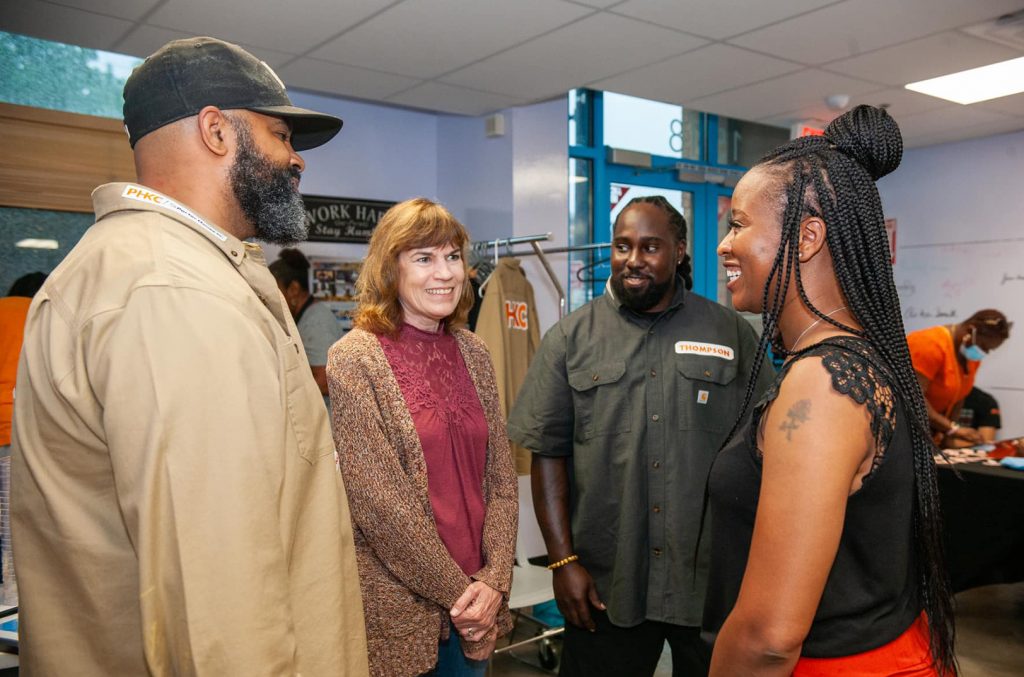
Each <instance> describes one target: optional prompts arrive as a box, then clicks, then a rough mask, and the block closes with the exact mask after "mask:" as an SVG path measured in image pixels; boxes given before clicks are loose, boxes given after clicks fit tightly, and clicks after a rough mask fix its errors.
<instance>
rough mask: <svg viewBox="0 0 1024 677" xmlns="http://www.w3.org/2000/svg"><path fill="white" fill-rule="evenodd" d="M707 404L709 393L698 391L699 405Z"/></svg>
mask: <svg viewBox="0 0 1024 677" xmlns="http://www.w3.org/2000/svg"><path fill="white" fill-rule="evenodd" d="M707 403H708V391H706V390H698V391H697V404H707Z"/></svg>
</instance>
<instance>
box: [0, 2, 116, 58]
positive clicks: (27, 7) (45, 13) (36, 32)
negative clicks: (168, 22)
mask: <svg viewBox="0 0 1024 677" xmlns="http://www.w3.org/2000/svg"><path fill="white" fill-rule="evenodd" d="M131 26H132V24H131V23H130V22H128V21H125V20H124V19H115V18H112V17H108V16H101V15H99V14H93V13H92V12H85V11H82V10H79V9H73V8H70V7H61V6H60V5H51V4H49V3H47V2H36V1H35V0H27V1H21V2H11V1H10V0H7V1H6V2H4V4H3V11H2V12H0V30H3V31H7V32H8V33H21V34H23V35H31V36H33V37H36V38H42V39H43V40H55V41H57V42H63V43H66V44H69V45H78V46H80V47H88V48H91V49H103V50H109V49H110V46H111V45H113V44H114V42H116V41H117V39H118V38H120V37H121V36H122V35H123V34H124V33H126V32H128V30H129V29H130V28H131Z"/></svg>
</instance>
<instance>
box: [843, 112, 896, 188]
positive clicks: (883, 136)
mask: <svg viewBox="0 0 1024 677" xmlns="http://www.w3.org/2000/svg"><path fill="white" fill-rule="evenodd" d="M825 138H826V139H828V141H829V142H830V143H832V144H834V145H835V147H836V149H837V150H839V151H840V152H841V153H843V154H845V155H848V156H849V157H851V158H853V159H854V160H856V161H857V163H858V164H860V165H861V166H862V167H864V169H865V170H867V173H868V174H870V175H871V178H872V179H874V180H875V181H877V180H878V179H880V178H882V177H883V176H885V175H886V174H888V173H889V172H891V171H893V170H894V169H896V168H897V167H899V166H900V160H901V159H902V158H903V135H902V134H900V128H899V126H898V125H897V124H896V121H895V120H893V119H892V117H890V115H889V114H888V113H887V112H885V110H884V109H882V108H875V107H874V106H864V105H860V106H857V107H855V108H853V109H851V110H849V111H847V112H845V113H843V114H842V115H840V116H839V117H837V118H836V119H835V120H833V121H832V122H831V123H830V124H829V125H828V127H826V128H825Z"/></svg>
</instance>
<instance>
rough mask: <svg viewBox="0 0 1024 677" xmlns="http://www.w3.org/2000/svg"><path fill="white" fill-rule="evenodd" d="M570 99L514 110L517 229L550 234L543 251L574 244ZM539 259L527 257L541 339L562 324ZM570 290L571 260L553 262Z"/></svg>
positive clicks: (558, 257)
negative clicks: (548, 248) (570, 204)
mask: <svg viewBox="0 0 1024 677" xmlns="http://www.w3.org/2000/svg"><path fill="white" fill-rule="evenodd" d="M567 106H568V104H567V101H566V99H565V98H564V97H559V98H558V99H554V100H552V101H548V102H545V103H539V104H536V105H533V106H524V107H522V108H515V109H513V123H512V124H513V129H514V130H515V134H514V136H513V139H512V142H513V176H512V190H513V199H514V207H513V228H514V231H515V234H516V235H517V236H522V235H536V234H540V233H548V232H550V233H551V235H552V240H551V241H549V242H546V243H544V244H543V245H542V246H547V247H561V246H565V245H566V244H568V239H569V226H568V222H569V221H568V219H569V140H568V139H569V117H568V107H567ZM536 259H537V257H536V256H531V257H525V258H524V259H523V261H524V266H523V267H524V269H525V270H526V274H527V276H528V277H529V279H530V281H531V282H532V283H533V291H534V295H535V296H536V299H537V313H536V319H537V320H538V322H539V323H540V325H539V326H540V331H541V334H542V335H543V333H544V332H545V331H547V330H548V329H549V328H550V327H551V325H553V324H554V323H555V322H557V321H558V317H559V316H558V293H557V292H556V290H555V286H554V285H553V284H552V283H551V282H550V280H549V278H548V276H547V274H546V273H545V272H544V270H543V268H542V266H541V265H540V262H538V261H537V260H536ZM548 260H549V261H550V263H551V267H552V269H553V270H554V272H555V275H556V276H557V277H558V279H559V281H560V282H561V284H562V287H563V289H564V290H565V291H566V293H568V289H565V287H566V285H567V284H568V271H569V259H568V257H567V256H566V255H565V254H557V255H553V256H550V257H548Z"/></svg>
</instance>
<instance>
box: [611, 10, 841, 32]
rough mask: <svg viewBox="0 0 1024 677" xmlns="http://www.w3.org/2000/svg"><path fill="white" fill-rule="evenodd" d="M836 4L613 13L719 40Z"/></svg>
mask: <svg viewBox="0 0 1024 677" xmlns="http://www.w3.org/2000/svg"><path fill="white" fill-rule="evenodd" d="M835 1H836V0H772V2H750V0H697V1H692V0H691V1H690V2H679V0H628V2H624V3H622V4H621V5H616V6H615V8H614V9H613V10H612V11H614V12H615V13H617V14H624V15H626V16H631V17H634V18H637V19H645V20H647V21H653V22H654V23H657V24H661V25H662V26H667V27H669V28H677V29H679V30H681V31H686V32H688V33H694V34H696V35H701V36H704V37H708V38H714V39H716V40H719V39H722V38H726V37H729V36H730V35H738V34H740V33H745V32H747V31H750V30H752V29H755V28H760V27H761V26H764V25H765V24H770V23H774V22H776V21H780V20H782V19H788V18H789V17H792V16H796V15H797V14H802V13H803V12H807V11H809V10H813V9H818V8H820V7H823V6H825V5H830V4H833V3H834V2H835Z"/></svg>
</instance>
